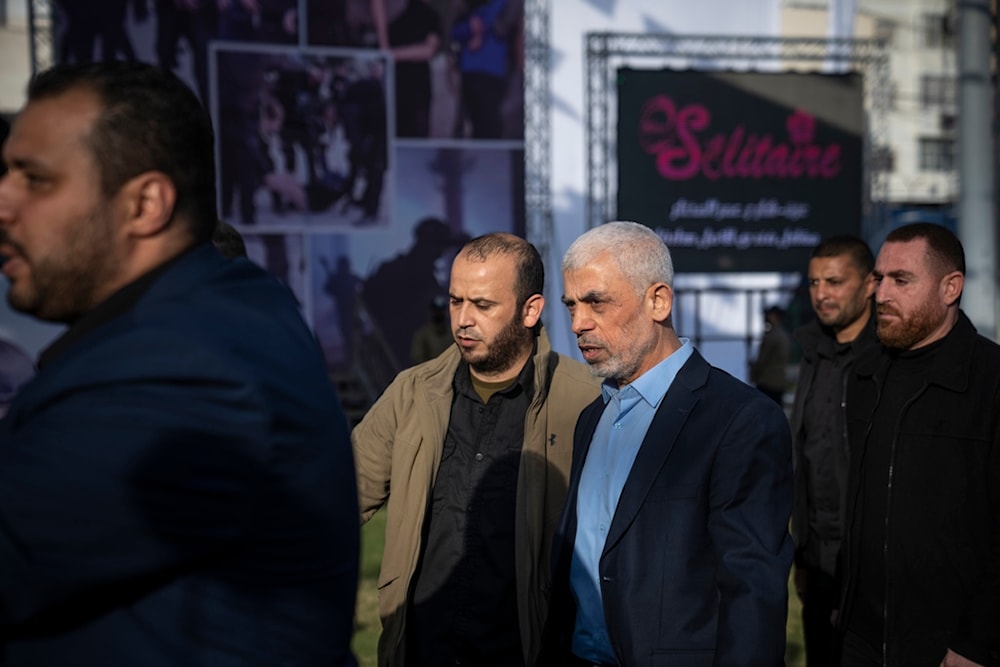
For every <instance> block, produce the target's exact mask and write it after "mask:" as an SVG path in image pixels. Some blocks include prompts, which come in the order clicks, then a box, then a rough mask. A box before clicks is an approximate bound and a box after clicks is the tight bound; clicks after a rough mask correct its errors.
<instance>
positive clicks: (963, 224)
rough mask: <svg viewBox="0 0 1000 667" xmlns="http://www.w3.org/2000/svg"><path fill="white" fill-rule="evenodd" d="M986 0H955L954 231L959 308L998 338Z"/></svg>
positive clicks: (983, 329)
mask: <svg viewBox="0 0 1000 667" xmlns="http://www.w3.org/2000/svg"><path fill="white" fill-rule="evenodd" d="M990 29H991V15H990V0H959V2H958V86H959V91H958V159H959V163H958V184H959V185H958V190H959V201H958V235H959V238H960V239H961V240H962V245H963V246H965V264H966V271H965V290H964V292H963V296H962V309H963V310H964V311H965V313H966V314H967V315H968V316H969V319H971V320H972V323H973V324H975V325H976V328H977V329H978V330H979V333H981V334H982V335H984V336H986V337H987V338H990V339H993V340H996V339H997V277H998V274H997V268H996V266H997V234H996V206H995V202H994V192H993V187H994V179H993V164H994V162H993V134H992V127H993V89H992V85H991V78H990V55H991V54H990V49H991V44H990Z"/></svg>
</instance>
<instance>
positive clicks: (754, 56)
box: [585, 32, 890, 235]
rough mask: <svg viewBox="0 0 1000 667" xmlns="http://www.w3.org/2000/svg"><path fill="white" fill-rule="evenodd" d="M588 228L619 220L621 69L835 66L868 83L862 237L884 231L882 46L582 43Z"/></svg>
mask: <svg viewBox="0 0 1000 667" xmlns="http://www.w3.org/2000/svg"><path fill="white" fill-rule="evenodd" d="M585 47H586V78H587V81H586V84H587V85H586V118H585V123H586V139H587V179H588V180H587V225H588V228H590V227H595V226H597V225H600V224H603V223H605V222H607V221H609V220H613V219H614V218H615V215H616V212H615V208H616V207H615V204H614V202H615V194H616V193H615V191H614V185H613V184H614V183H615V182H616V175H617V171H616V170H617V161H616V157H615V145H616V144H615V135H614V130H615V123H616V120H617V119H616V118H614V117H613V109H612V105H613V104H614V103H615V100H614V99H613V95H614V91H615V90H616V88H615V76H616V72H617V70H618V68H619V67H621V66H625V65H631V66H635V65H637V64H639V63H641V64H642V65H644V66H660V67H667V66H670V67H678V68H696V69H701V70H706V71H717V70H727V69H728V70H750V71H753V70H764V71H785V70H789V69H795V67H799V68H802V69H806V68H808V69H809V70H810V71H811V70H814V69H818V68H817V63H830V64H831V65H832V67H833V68H834V69H835V70H836V71H860V72H861V73H862V75H863V77H864V105H865V112H866V116H867V124H868V127H867V132H866V134H867V136H866V141H865V142H864V159H863V170H864V174H863V178H864V184H865V187H866V191H865V193H864V196H863V198H862V201H863V202H864V204H865V210H864V211H863V216H862V217H863V220H862V231H863V235H867V234H868V233H869V232H870V231H877V230H880V229H881V226H882V224H883V221H884V220H885V218H886V217H887V199H888V194H889V176H888V173H887V172H886V171H885V168H884V165H883V164H882V163H881V162H880V161H878V160H873V159H872V152H873V148H874V147H878V146H882V145H885V143H886V141H887V139H888V111H889V105H890V99H889V96H890V83H889V55H888V53H887V51H886V48H885V44H884V43H883V42H882V41H881V40H866V39H819V38H811V37H749V36H747V37H743V36H715V35H667V34H648V33H612V32H594V33H587V35H586V36H585Z"/></svg>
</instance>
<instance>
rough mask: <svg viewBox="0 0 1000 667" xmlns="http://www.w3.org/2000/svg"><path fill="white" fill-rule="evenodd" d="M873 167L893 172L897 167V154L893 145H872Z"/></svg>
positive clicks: (876, 169)
mask: <svg viewBox="0 0 1000 667" xmlns="http://www.w3.org/2000/svg"><path fill="white" fill-rule="evenodd" d="M872 168H873V169H874V170H875V171H883V172H889V173H892V172H893V171H895V169H896V155H895V153H893V152H892V147H891V146H872Z"/></svg>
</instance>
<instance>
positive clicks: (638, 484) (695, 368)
mask: <svg viewBox="0 0 1000 667" xmlns="http://www.w3.org/2000/svg"><path fill="white" fill-rule="evenodd" d="M708 370H709V366H708V363H707V362H706V361H705V360H704V359H703V358H702V356H701V355H700V354H698V351H697V350H695V351H694V352H693V353H692V354H691V358H690V359H688V360H687V362H686V363H685V364H684V366H682V367H681V370H680V371H679V372H678V373H677V377H676V378H674V381H673V383H672V384H671V385H670V389H668V390H667V393H666V395H665V396H664V397H663V401H661V402H660V407H659V408H657V410H656V414H655V415H654V416H653V421H652V423H651V424H650V425H649V430H648V431H647V432H646V437H645V438H643V440H642V446H641V447H640V448H639V453H638V454H637V455H636V457H635V462H634V463H633V464H632V470H631V472H629V476H628V479H627V480H626V482H625V488H623V489H622V494H621V497H620V498H619V499H618V507H617V508H616V510H615V516H614V518H613V519H612V520H611V528H610V529H609V530H608V539H607V541H606V542H605V544H604V553H607V552H608V550H609V549H611V548H612V547H613V546H614V545H615V544H616V543H617V542H618V540H620V539H621V538H622V536H623V535H624V534H625V531H626V530H628V527H629V526H630V525H631V524H632V521H633V520H634V519H635V517H636V515H637V514H638V513H639V509H640V508H641V507H642V503H643V502H644V501H645V499H646V496H647V495H648V494H649V489H650V487H652V486H653V483H654V482H655V481H656V479H657V478H658V477H659V475H660V471H661V469H662V468H663V465H664V463H665V462H666V460H667V457H668V456H670V452H671V451H672V450H673V448H674V445H675V444H676V443H677V437H678V436H679V435H680V432H681V429H682V428H683V426H684V422H685V421H687V418H688V415H689V414H691V410H692V408H694V406H695V404H696V403H697V402H698V400H699V398H698V396H697V395H696V393H695V390H696V389H697V388H698V387H700V386H702V385H704V384H705V382H706V380H707V379H708Z"/></svg>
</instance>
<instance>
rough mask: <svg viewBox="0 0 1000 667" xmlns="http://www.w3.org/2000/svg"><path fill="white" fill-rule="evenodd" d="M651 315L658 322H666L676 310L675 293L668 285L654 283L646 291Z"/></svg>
mask: <svg viewBox="0 0 1000 667" xmlns="http://www.w3.org/2000/svg"><path fill="white" fill-rule="evenodd" d="M646 299H647V303H648V304H649V309H650V315H651V316H652V318H653V319H654V320H655V321H657V322H666V321H667V320H668V318H669V317H670V313H671V312H672V311H673V309H674V291H673V290H672V289H670V287H669V286H668V285H667V284H666V283H653V284H652V285H650V286H649V287H648V288H647V289H646Z"/></svg>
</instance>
